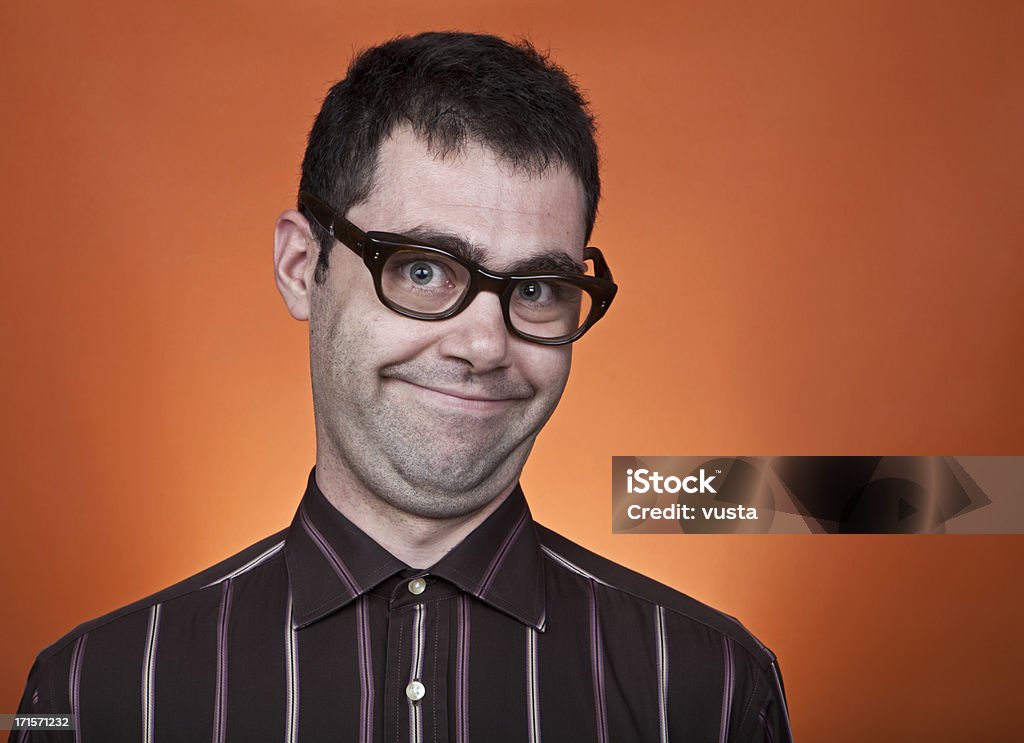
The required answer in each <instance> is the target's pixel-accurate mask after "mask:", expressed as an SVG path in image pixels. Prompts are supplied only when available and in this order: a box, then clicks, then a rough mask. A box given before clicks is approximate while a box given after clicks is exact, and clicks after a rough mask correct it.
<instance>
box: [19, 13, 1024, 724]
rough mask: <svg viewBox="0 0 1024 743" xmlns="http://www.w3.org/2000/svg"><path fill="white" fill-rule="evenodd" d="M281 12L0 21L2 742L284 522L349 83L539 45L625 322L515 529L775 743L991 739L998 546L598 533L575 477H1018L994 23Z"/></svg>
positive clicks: (1004, 80) (1017, 205)
mask: <svg viewBox="0 0 1024 743" xmlns="http://www.w3.org/2000/svg"><path fill="white" fill-rule="evenodd" d="M371 5H373V6H374V9H373V10H372V11H370V10H368V9H367V8H369V7H370V6H371ZM481 5H487V6H488V7H480V6H481ZM285 6H286V4H284V3H269V2H263V3H258V2H245V3H243V2H237V0H236V1H234V2H216V3H200V2H186V3H174V4H170V3H152V4H148V3H147V4H142V3H139V2H137V1H135V2H98V3H85V2H79V3H72V2H61V3H56V2H39V3H21V2H14V0H7V1H6V2H4V3H3V5H2V9H0V41H2V43H0V60H2V65H3V68H2V69H3V79H2V82H0V100H2V102H3V115H2V116H0V132H2V136H0V152H2V158H3V159H2V163H0V164H2V170H0V179H2V181H0V188H2V198H0V209H2V210H3V214H2V216H3V222H2V225H3V232H4V238H5V247H4V255H5V260H6V262H7V263H6V266H5V269H6V270H5V272H4V275H5V282H4V291H3V292H2V296H3V307H2V313H0V317H2V323H3V338H2V341H3V348H4V363H3V365H2V374H3V380H2V381H3V386H2V388H3V398H4V399H3V409H4V416H5V423H6V425H4V427H3V433H2V436H3V440H2V444H3V446H2V455H0V457H2V459H0V462H2V468H3V469H2V487H3V498H2V508H3V515H2V520H3V523H4V526H5V535H6V539H5V541H6V545H5V557H4V558H3V560H2V584H0V585H2V586H3V591H4V600H3V604H2V608H0V618H2V626H0V711H8V712H13V711H14V710H15V705H16V704H17V701H18V698H19V696H20V693H21V688H22V685H23V683H24V679H25V676H26V674H27V672H28V669H29V666H30V665H31V662H32V659H33V657H34V655H35V653H36V652H37V651H38V650H39V649H40V648H42V647H43V646H44V645H46V644H48V643H49V642H51V641H53V640H54V639H56V638H57V637H58V636H59V635H61V634H63V633H64V632H66V631H67V630H69V629H71V627H73V626H74V625H75V624H77V623H79V622H81V621H84V620H86V619H88V618H90V617H93V616H96V615H98V614H101V613H104V612H106V611H109V610H111V609H113V608H116V607H117V606H120V605H122V604H125V603H127V602H129V601H132V600H134V599H136V598H138V597H140V596H142V595H145V594H148V593H151V592H153V591H155V590H157V589H159V588H161V587H163V586H165V585H167V584H169V583H172V582H174V581H176V580H179V579H181V578H183V577H185V576H186V575H189V574H191V573H193V572H195V571H197V570H199V569H201V568H203V567H205V566H207V565H209V564H211V563H213V562H215V561H217V560H219V559H221V558H222V557H225V556H227V555H228V554H231V553H233V552H235V551H237V550H239V549H241V548H242V547H244V546H246V545H248V544H250V543H251V542H253V541H255V540H256V539H258V538H260V537H262V536H264V535H266V534H269V533H271V532H272V531H276V530H277V529H280V528H282V527H284V526H285V525H287V523H288V521H289V520H290V518H291V515H292V513H293V511H294V508H295V506H296V505H297V503H298V500H299V497H300V495H301V493H302V488H303V486H304V484H305V477H306V474H307V472H308V469H309V467H310V465H311V464H312V461H313V426H312V411H311V398H310V392H309V380H308V366H307V365H308V356H307V345H306V326H305V325H300V324H298V323H295V322H294V321H292V320H291V319H290V318H289V317H288V315H287V313H286V311H285V309H284V306H283V304H282V302H281V300H280V298H279V297H278V295H277V292H276V290H275V289H274V286H273V281H272V273H271V245H272V243H271V234H272V228H273V223H274V220H275V218H276V216H277V215H278V213H279V212H280V211H281V210H282V209H283V208H285V207H287V206H289V205H291V204H292V203H293V200H294V192H295V189H296V185H297V182H298V172H299V164H300V160H301V154H302V150H303V146H304V138H305V135H306V132H307V131H308V128H309V126H310V124H311V123H312V119H313V117H314V115H315V114H316V111H317V109H318V107H319V102H320V99H321V98H322V96H323V94H324V93H325V92H326V90H327V88H328V86H329V84H330V83H331V82H332V81H334V80H335V79H337V78H339V77H341V76H342V75H343V73H344V69H345V66H346V64H347V62H348V59H349V57H350V55H351V53H352V51H353V50H355V49H357V48H362V47H364V46H367V45H369V44H372V43H375V42H377V41H380V40H383V39H385V38H387V37H389V36H391V35H394V34H397V33H407V32H415V31H418V30H424V29H430V28H435V29H436V28H440V29H445V28H460V29H466V30H486V31H491V32H495V33H499V34H502V35H507V36H515V35H522V34H526V35H528V36H529V37H530V38H532V39H533V41H534V42H535V43H536V44H537V45H539V46H540V47H542V48H550V49H551V51H552V52H553V55H554V58H555V59H556V60H557V61H558V62H559V63H561V64H562V65H563V66H565V67H566V68H567V69H568V70H570V71H571V72H572V73H574V74H575V75H576V76H577V78H578V80H579V81H580V83H581V84H582V86H583V87H584V89H585V90H586V91H587V93H588V94H589V96H590V98H591V99H592V101H593V103H594V106H595V110H596V111H597V113H598V115H599V117H600V124H601V140H600V141H601V146H602V152H603V158H604V183H605V198H604V201H603V204H602V208H601V215H600V218H599V221H598V226H597V230H596V233H595V236H594V243H595V244H597V245H600V246H601V247H602V248H603V249H604V250H605V253H606V255H608V256H609V258H610V261H611V265H612V266H613V268H614V270H615V274H616V278H617V279H618V280H619V283H620V285H621V291H620V294H619V298H618V299H617V301H616V305H615V307H613V309H612V312H611V313H610V315H609V316H608V317H607V318H606V319H605V320H604V321H603V322H602V324H601V325H599V326H598V328H597V329H596V330H595V331H594V332H593V333H592V334H591V335H590V336H588V337H587V338H586V339H584V340H583V341H582V342H581V343H580V344H579V345H578V347H577V350H576V354H577V355H576V364H575V369H574V376H573V379H572V380H571V381H570V385H569V389H568V391H567V394H566V397H565V399H564V401H563V403H562V406H561V407H560V409H559V411H558V412H557V413H556V415H555V416H554V418H553V419H552V422H551V424H550V426H549V428H548V429H547V430H546V431H545V432H544V433H543V434H542V435H541V437H540V440H539V444H538V447H537V450H536V452H535V454H534V456H533V458H532V459H531V461H530V464H529V465H528V469H527V473H526V476H525V485H526V491H527V493H528V494H529V496H530V498H531V502H532V504H533V509H534V512H535V515H536V516H537V518H538V519H539V520H540V521H542V522H544V523H546V524H548V525H549V526H552V527H554V528H556V529H558V530H560V531H562V532H563V533H565V534H566V535H567V536H569V537H571V538H573V539H576V540H577V541H580V542H582V543H583V544H585V545H587V546H589V547H591V548H593V549H595V550H597V551H599V552H602V553H604V554H606V555H608V556H609V557H612V558H613V559H616V560H619V561H621V562H623V563H625V564H627V565H629V566H631V567H634V568H636V569H639V570H641V571H643V572H646V573H648V574H650V575H652V576H653V577H655V578H658V579H660V580H663V581H665V582H667V583H669V584H671V585H673V586H675V587H677V588H679V589H681V590H683V591H685V592H687V593H690V594H691V595H693V596H695V597H697V598H699V599H701V600H704V601H706V602H708V603H710V604H712V605H714V606H716V607H719V608H721V609H723V610H725V611H728V612H729V613H731V614H735V615H737V616H739V617H740V618H741V619H742V620H743V621H744V623H745V624H746V625H747V626H748V627H749V628H750V629H752V630H753V631H754V632H755V633H756V634H757V635H758V636H759V637H761V639H762V640H764V641H765V642H766V643H767V644H768V645H769V646H770V647H772V648H773V649H774V650H775V651H776V652H777V653H778V655H779V657H780V659H781V663H782V669H783V672H784V675H785V680H786V685H787V690H788V693H789V698H790V705H791V710H792V717H793V726H794V730H795V733H796V736H797V738H798V740H801V741H832V742H839V741H864V740H928V741H964V740H986V741H1004V740H1009V739H1010V737H1009V736H1010V732H1009V731H1010V730H1011V729H1014V730H1017V731H1018V732H1019V688H1020V686H1019V674H1020V669H1021V664H1022V663H1024V643H1022V642H1021V641H1020V637H1019V628H1020V627H1021V626H1022V625H1024V605H1022V599H1021V594H1022V592H1021V590H1020V582H1019V580H1020V577H1019V571H1020V562H1021V557H1022V556H1024V537H1016V536H1009V537H983V536H982V537H978V536H974V537H951V536H946V537H933V536H919V537H885V536H877V537H869V536H865V537H847V538H834V537H811V536H792V537H784V536H782V537H780V536H764V537H754V536H748V537H714V536H706V537H695V536H682V535H680V536H631V535H612V534H611V525H610V507H609V503H610V500H609V499H610V483H609V477H610V471H611V464H610V457H611V456H612V455H614V454H637V455H684V454H685V455H701V454H765V455H767V454H959V455H967V454H1018V455H1019V454H1024V446H1022V442H1024V435H1022V433H1021V429H1020V421H1021V420H1022V419H1024V392H1022V390H1021V385H1020V379H1021V375H1022V368H1024V352H1022V344H1021V331H1020V327H1021V319H1022V317H1024V291H1022V284H1024V278H1022V277H1024V258H1022V252H1024V251H1022V239H1021V238H1022V234H1024V219H1022V214H1024V211H1022V208H1021V205H1022V203H1024V189H1022V181H1024V176H1022V173H1024V147H1022V136H1021V134H1022V131H1024V82H1022V81H1024V64H1022V55H1021V51H1020V50H1021V44H1022V38H1021V28H1022V27H1024V26H1022V24H1024V10H1022V8H1024V6H1021V5H1020V4H1019V3H1011V2H1007V3H1002V4H999V3H979V2H967V1H965V2H962V3H949V2H947V3H939V2H888V1H886V2H874V3H871V2H840V3H835V2H834V3H816V2H806V3H793V2H787V3H781V4H780V3H767V2H765V3H730V4H720V3H715V4H711V3H702V2H685V3H676V4H673V6H672V8H668V7H667V6H665V5H663V4H661V3H652V2H646V1H641V2H631V3H621V2H592V1H588V2H579V1H578V0H574V1H573V2H562V3H559V4H553V3H548V2H537V1H534V0H521V1H520V2H515V3H504V4H491V3H485V4H481V3H479V2H471V1H470V0H458V1H450V2H438V3H422V2H412V1H410V2H387V3H372V4H371V3H351V2H348V3H344V2H324V1H313V0H303V1H301V2H294V1H293V2H290V3H287V10H285V9H284V8H285ZM491 6H493V7H491ZM97 576H103V577H102V578H98V577H97Z"/></svg>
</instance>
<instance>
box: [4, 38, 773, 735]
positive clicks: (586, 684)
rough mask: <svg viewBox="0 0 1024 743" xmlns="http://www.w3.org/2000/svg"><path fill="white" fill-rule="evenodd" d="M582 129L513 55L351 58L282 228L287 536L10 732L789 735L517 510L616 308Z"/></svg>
mask: <svg viewBox="0 0 1024 743" xmlns="http://www.w3.org/2000/svg"><path fill="white" fill-rule="evenodd" d="M593 131H594V127H593V121H592V118H591V116H590V114H589V113H588V112H587V109H586V105H585V103H584V101H583V99H582V98H581V96H580V94H579V92H578V91H577V90H576V88H575V87H574V86H573V84H572V83H571V82H570V81H569V79H568V78H567V77H566V75H565V74H564V73H563V72H562V71H561V70H560V69H559V68H557V67H555V66H554V65H553V64H551V63H550V62H549V61H548V60H546V59H545V58H544V57H543V56H541V55H540V54H538V53H537V52H536V51H534V50H533V49H532V48H531V47H529V46H528V45H525V44H524V45H521V46H512V45H510V44H508V43H506V42H504V41H502V40H500V39H497V38H494V37H490V36H479V35H470V34H423V35H420V36H416V37H413V38H403V39H397V40H394V41H391V42H388V43H386V44H383V45H381V46H379V47H376V48H373V49H370V50H368V51H366V52H364V53H362V54H361V55H360V56H359V57H357V59H356V60H355V61H354V62H353V64H352V66H351V67H350V69H349V72H348V75H347V77H346V78H345V80H343V81H342V82H340V83H338V84H337V85H335V86H334V87H333V88H332V89H331V91H330V93H329V94H328V96H327V98H326V100H325V102H324V104H323V108H322V110H321V112H320V114H319V116H318V118H317V120H316V122H315V124H314V125H313V129H312V131H311V133H310V137H309V143H308V147H307V150H306V156H305V159H304V162H303V168H302V180H301V184H300V194H299V198H298V209H295V210H288V211H286V212H284V213H283V214H282V215H281V217H280V218H279V219H278V222H277V225H276V231H275V246H274V264H275V271H276V280H277V285H278V289H279V290H280V292H281V295H282V297H283V298H284V300H285V303H286V304H287V307H288V310H289V312H290V313H291V314H292V316H294V317H295V318H296V319H299V320H308V321H309V328H310V368H311V376H312V383H313V402H314V412H315V420H316V441H317V452H316V465H315V468H314V469H313V471H312V472H311V473H310V476H309V480H308V485H307V488H306V492H305V495H304V496H303V498H302V501H301V503H300V505H299V508H298V512H297V514H296V516H295V519H294V520H293V522H292V524H291V526H290V527H289V528H288V529H285V530H283V531H282V532H280V533H278V534H275V535H273V536H271V537H269V538H267V539H265V540H263V541H261V542H259V543H257V544H255V545H253V546H252V547H250V548H248V549H246V550H244V551H243V552H241V553H239V554H238V555H235V556H234V557H231V558H229V559H227V560H225V561H224V562H222V563H220V564H219V565H216V566H214V567H212V568H210V569H208V570H206V571H204V572H202V573H200V574H199V575H196V576H193V577H192V578H189V579H187V580H185V581H183V582H182V583H179V584H177V585H175V586H172V587H170V588H168V589H166V590H164V591H161V592H160V593H157V594H155V595H154V596H150V597H148V598H146V599H143V600H141V601H139V602H137V603H135V604H132V605H131V606H128V607H125V608H123V609H121V610H118V611H116V612H114V613H112V614H110V615H107V616H105V617H101V618H99V619H96V620H93V621H91V622H88V623H86V624H84V625H82V626H80V627H78V628H77V629H75V630H74V631H73V632H71V633H70V634H69V635H67V636H66V637H64V638H62V639H61V640H59V641H58V642H57V643H55V644H54V645H52V646H50V647H49V648H47V649H46V650H44V651H43V652H42V653H41V654H40V656H39V658H38V659H37V661H36V664H35V666H34V667H33V669H32V671H31V673H30V676H29V680H28V685H27V688H26V692H25V698H24V700H23V702H22V705H21V707H20V710H21V711H22V712H39V713H42V712H55V713H56V712H71V713H73V714H75V715H77V718H78V723H79V729H78V730H77V732H76V733H75V734H74V735H75V739H76V740H78V741H93V740H96V741H120V740H140V739H141V740H143V741H146V742H149V741H196V740H209V739H212V740H213V741H215V742H218V741H228V740H230V741H258V740H285V741H320V740H342V741H359V743H371V742H372V741H416V742H418V741H442V740H443V741H453V742H454V743H466V742H468V741H471V740H472V741H487V742H490V741H541V740H547V741H601V742H602V743H604V742H605V741H622V740H629V741H668V740H692V741H719V742H724V741H780V740H788V739H790V733H789V728H788V720H787V713H786V707H785V701H784V694H783V690H782V685H781V678H780V676H779V673H778V667H777V666H776V664H775V659H774V656H773V655H772V654H771V652H770V651H768V650H767V649H766V648H765V647H764V646H763V645H761V644H760V643H759V642H758V641H757V640H756V639H755V638H754V637H753V636H751V635H750V634H749V633H747V632H746V631H745V630H744V629H743V628H742V627H741V626H740V625H739V624H738V623H737V622H736V621H735V620H733V619H731V618H729V617H727V616H725V615H723V614H720V613H718V612H716V611H714V610H712V609H710V608H708V607H706V606H703V605H702V604H700V603H698V602H696V601H694V600H692V599H690V598H688V597H686V596H684V595H682V594H679V593H677V592H675V591H673V590H671V589H669V588H667V587H665V586H662V585H659V584H657V583H654V582H652V581H650V580H648V579H646V578H643V577H642V576H639V575H637V574H635V573H632V572H630V571H628V570H626V569H625V568H622V567H619V566H617V565H615V564H613V563H610V562H608V561H607V560H604V559H602V558H600V557H598V556H596V555H594V554H592V553H590V552H587V551H586V550H584V549H583V548H581V547H579V546H577V545H575V544H573V543H571V542H569V541H568V540H566V539H564V538H563V537H560V536H558V535H557V534H555V533H554V532H552V531H549V530H547V529H545V528H544V527H542V526H540V525H538V524H535V523H534V522H533V520H532V519H531V517H530V512H529V509H528V507H527V505H526V501H525V499H524V495H523V493H522V491H521V489H520V488H519V486H518V480H519V476H520V473H521V471H522V468H523V465H524V464H525V462H526V459H527V456H528V455H529V453H530V449H531V448H532V446H533V443H534V440H535V439H536V437H537V434H538V433H539V432H540V430H541V428H542V427H543V426H544V424H545V422H546V421H547V419H548V418H549V416H550V415H551V413H552V411H553V410H554V408H555V406H556V405H557V403H558V400H559V398H560V396H561V394H562V390H563V388H564V386H565V383H566V380H567V378H568V374H569V365H570V358H571V347H572V346H571V343H572V342H574V341H575V340H577V339H578V338H579V337H580V336H582V334H583V333H585V332H586V331H587V330H589V329H590V327H592V326H593V324H594V323H596V322H597V321H598V320H599V319H600V318H601V316H602V315H603V314H604V312H605V311H606V310H607V309H608V307H609V306H610V304H611V302H612V299H613V297H614V295H615V291H616V287H615V284H614V283H613V282H612V279H611V274H610V272H609V271H608V268H607V266H606V264H605V262H604V259H603V257H602V256H601V254H600V251H598V250H596V249H593V248H586V249H585V248H584V246H585V245H586V244H587V241H588V239H589V236H590V232H591V228H592V227H593V223H594V217H595V214H596V208H597V202H598V196H599V192H600V186H599V179H598V169H597V148H596V145H595V143H594V138H593ZM588 262H589V264H590V265H589V266H588V265H587V264H588ZM15 735H17V733H16V734H15ZM63 735H64V736H65V738H66V737H67V736H68V734H63ZM37 738H39V739H42V738H40V737H39V736H38V734H36V733H32V734H31V736H29V738H28V739H31V740H36V739H37Z"/></svg>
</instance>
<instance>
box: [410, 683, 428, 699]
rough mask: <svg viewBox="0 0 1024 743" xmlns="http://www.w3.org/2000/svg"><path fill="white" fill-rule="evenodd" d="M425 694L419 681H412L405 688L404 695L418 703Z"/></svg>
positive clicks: (425, 690)
mask: <svg viewBox="0 0 1024 743" xmlns="http://www.w3.org/2000/svg"><path fill="white" fill-rule="evenodd" d="M426 693H427V688H426V687H425V686H424V685H423V684H421V683H420V682H419V681H413V682H412V683H410V684H409V685H408V686H407V687H405V695H406V696H407V697H409V699H411V700H412V701H414V702H418V701H420V700H421V699H423V695H424V694H426Z"/></svg>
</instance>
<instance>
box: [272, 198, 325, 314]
mask: <svg viewBox="0 0 1024 743" xmlns="http://www.w3.org/2000/svg"><path fill="white" fill-rule="evenodd" d="M319 253H320V247H319V245H317V242H316V239H315V238H314V237H313V234H312V232H311V231H310V229H309V222H308V221H306V218H305V217H304V216H303V215H302V214H301V213H300V212H298V211H296V210H295V209H288V210H287V211H285V212H283V213H282V214H281V216H280V217H278V218H277V224H275V225H274V280H275V281H276V282H277V290H278V291H279V292H281V297H282V298H283V299H284V303H285V304H286V305H287V306H288V312H289V313H290V314H291V316H292V317H294V318H295V319H296V320H308V319H309V304H310V291H311V290H312V288H313V273H314V271H315V270H316V261H317V257H318V256H319Z"/></svg>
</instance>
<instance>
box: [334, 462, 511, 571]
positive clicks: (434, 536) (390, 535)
mask: <svg viewBox="0 0 1024 743" xmlns="http://www.w3.org/2000/svg"><path fill="white" fill-rule="evenodd" d="M316 484H317V487H319V488H320V492H321V493H323V494H324V496H325V497H326V498H327V501H328V502H329V503H330V504H331V505H332V506H334V507H335V508H336V509H338V511H339V512H340V513H341V515H343V516H344V517H345V518H347V519H348V520H349V521H351V522H352V523H353V524H355V525H356V526H357V527H359V529H361V530H362V531H363V532H364V533H365V534H367V535H368V536H369V537H370V538H371V539H373V540H374V541H375V542H376V543H377V544H379V545H380V546H381V547H383V548H384V549H386V550H387V551H388V552H390V553H391V554H392V555H394V556H395V557H397V558H398V559H399V560H401V561H402V562H404V563H405V564H406V565H408V566H409V567H412V568H417V569H424V568H429V567H431V566H432V565H434V564H436V563H437V562H438V561H439V560H440V559H441V558H442V557H444V556H445V555H446V554H447V553H448V551H449V550H451V549H452V548H453V547H455V546H456V545H458V544H459V543H460V542H461V541H462V540H463V539H465V538H466V537H467V536H468V535H469V534H470V532H472V531H473V530H474V529H476V528H477V527H478V526H479V525H480V524H482V523H483V522H484V521H485V520H486V519H487V517H488V516H490V515H491V514H492V513H494V511H495V510H496V509H497V508H498V506H500V505H501V504H502V503H503V502H504V501H505V499H506V498H507V497H508V496H509V494H510V493H511V492H512V491H513V490H514V489H515V486H516V483H515V481H513V482H512V483H511V484H510V485H509V486H508V487H507V488H505V489H504V490H502V491H501V493H499V494H498V496H497V497H495V498H494V499H493V500H491V501H490V502H488V503H487V504H486V505H485V506H484V507H483V508H480V509H478V510H476V511H473V512H472V513H467V514H463V515H460V516H453V517H451V518H428V517H425V516H417V515H416V514H412V513H408V512H406V511H402V510H400V509H398V508H395V507H394V506H392V505H391V504H389V503H387V502H386V501H384V500H383V499H381V498H380V497H379V496H377V495H375V494H374V493H371V492H370V491H369V490H368V489H367V488H366V487H365V486H363V485H362V483H360V482H358V481H357V480H356V478H355V477H353V476H352V475H351V473H349V472H348V471H347V469H346V468H336V467H331V466H330V465H329V464H327V463H326V462H324V463H321V461H320V459H319V457H318V458H317V464H316Z"/></svg>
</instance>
